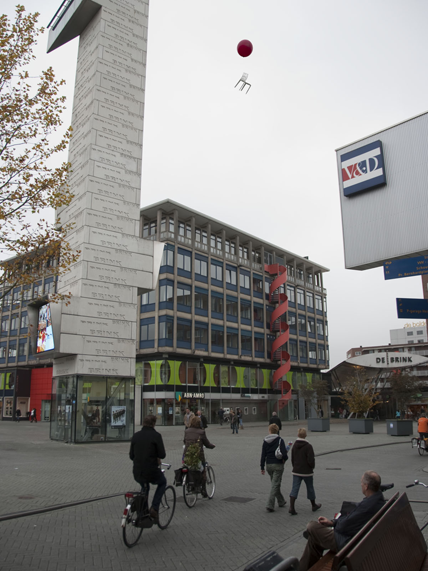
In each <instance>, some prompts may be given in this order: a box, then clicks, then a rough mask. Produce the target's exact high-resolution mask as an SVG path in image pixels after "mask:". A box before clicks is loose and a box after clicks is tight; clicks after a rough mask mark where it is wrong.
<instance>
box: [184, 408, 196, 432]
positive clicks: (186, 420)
mask: <svg viewBox="0 0 428 571" xmlns="http://www.w3.org/2000/svg"><path fill="white" fill-rule="evenodd" d="M194 416H195V415H194V413H193V412H191V411H190V408H186V412H185V414H184V426H185V427H186V429H187V428H189V426H190V422H191V420H192V418H193V417H194Z"/></svg>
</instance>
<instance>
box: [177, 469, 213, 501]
mask: <svg viewBox="0 0 428 571" xmlns="http://www.w3.org/2000/svg"><path fill="white" fill-rule="evenodd" d="M205 469H206V478H207V480H206V483H205V489H206V491H207V498H208V499H209V500H212V499H213V497H214V493H215V487H216V486H215V474H214V470H213V468H212V466H210V465H209V464H208V462H206V463H205ZM181 471H182V473H183V498H184V503H185V504H186V506H187V507H188V508H193V506H194V505H195V504H196V502H197V500H198V494H202V472H199V473H198V472H190V470H189V469H188V468H187V466H183V467H182V469H181ZM196 474H200V479H197V477H195V475H196Z"/></svg>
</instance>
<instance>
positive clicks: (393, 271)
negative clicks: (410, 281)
mask: <svg viewBox="0 0 428 571" xmlns="http://www.w3.org/2000/svg"><path fill="white" fill-rule="evenodd" d="M383 273H384V276H385V279H386V280H395V279H397V278H409V277H411V276H420V275H422V274H428V256H416V257H415V258H402V259H401V260H392V261H391V262H385V263H384V264H383Z"/></svg>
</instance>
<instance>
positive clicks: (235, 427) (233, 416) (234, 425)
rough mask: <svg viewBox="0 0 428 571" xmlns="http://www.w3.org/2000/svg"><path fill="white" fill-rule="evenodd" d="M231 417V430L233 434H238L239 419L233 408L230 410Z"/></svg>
mask: <svg viewBox="0 0 428 571" xmlns="http://www.w3.org/2000/svg"><path fill="white" fill-rule="evenodd" d="M229 417H230V428H231V429H232V434H238V417H237V415H236V413H235V411H234V410H233V408H231V409H230V415H229Z"/></svg>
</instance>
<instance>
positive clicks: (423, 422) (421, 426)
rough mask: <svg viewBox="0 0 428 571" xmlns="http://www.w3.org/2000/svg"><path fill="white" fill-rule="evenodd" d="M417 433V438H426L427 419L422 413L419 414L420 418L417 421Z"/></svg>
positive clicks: (427, 435) (427, 436)
mask: <svg viewBox="0 0 428 571" xmlns="http://www.w3.org/2000/svg"><path fill="white" fill-rule="evenodd" d="M418 432H419V438H421V439H424V438H428V418H427V415H426V414H425V413H424V412H423V413H422V414H421V417H420V419H419V420H418Z"/></svg>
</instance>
